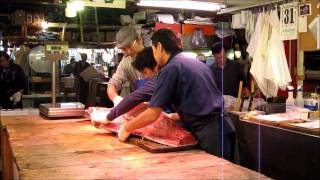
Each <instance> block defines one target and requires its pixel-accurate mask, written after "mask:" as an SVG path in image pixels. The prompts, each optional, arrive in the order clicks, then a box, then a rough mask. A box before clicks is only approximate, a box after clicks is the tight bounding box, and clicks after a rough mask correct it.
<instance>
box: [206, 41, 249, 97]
mask: <svg viewBox="0 0 320 180" xmlns="http://www.w3.org/2000/svg"><path fill="white" fill-rule="evenodd" d="M211 51H212V54H213V56H214V58H215V63H214V64H212V65H211V66H210V68H211V70H212V72H213V78H214V80H215V82H216V85H217V88H218V89H219V90H220V91H221V92H223V95H230V96H233V97H237V96H238V90H239V82H240V81H243V86H244V88H243V93H244V95H245V96H248V95H249V93H250V92H249V88H248V82H247V79H246V77H245V73H244V71H243V68H242V66H241V64H240V63H238V62H236V61H232V60H229V59H227V58H226V53H225V48H224V46H223V44H222V43H220V42H218V43H215V44H214V45H213V46H212V48H211Z"/></svg>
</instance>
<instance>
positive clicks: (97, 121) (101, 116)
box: [90, 109, 109, 128]
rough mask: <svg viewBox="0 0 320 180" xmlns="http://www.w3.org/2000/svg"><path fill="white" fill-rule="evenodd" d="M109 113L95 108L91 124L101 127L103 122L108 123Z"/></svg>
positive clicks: (91, 116) (91, 115)
mask: <svg viewBox="0 0 320 180" xmlns="http://www.w3.org/2000/svg"><path fill="white" fill-rule="evenodd" d="M107 115H108V113H106V112H105V111H99V110H96V109H93V112H92V113H91V114H90V118H91V124H92V125H94V127H96V128H100V125H101V124H104V125H105V124H108V123H109V121H108V119H107Z"/></svg>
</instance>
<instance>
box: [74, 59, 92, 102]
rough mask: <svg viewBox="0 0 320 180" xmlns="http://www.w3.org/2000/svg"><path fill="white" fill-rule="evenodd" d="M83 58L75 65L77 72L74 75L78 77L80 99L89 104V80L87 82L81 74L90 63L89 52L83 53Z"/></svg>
mask: <svg viewBox="0 0 320 180" xmlns="http://www.w3.org/2000/svg"><path fill="white" fill-rule="evenodd" d="M80 56H81V60H80V61H79V62H77V63H76V65H75V73H74V75H75V76H76V77H77V83H76V84H77V90H78V94H79V101H80V102H81V103H82V104H84V105H85V106H87V98H88V88H89V82H86V81H85V80H84V79H83V78H82V77H81V76H80V74H81V72H82V71H83V70H85V69H86V68H87V67H89V66H90V64H89V63H88V62H87V58H88V57H87V54H86V53H81V54H80Z"/></svg>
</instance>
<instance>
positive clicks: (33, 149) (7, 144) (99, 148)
mask: <svg viewBox="0 0 320 180" xmlns="http://www.w3.org/2000/svg"><path fill="white" fill-rule="evenodd" d="M1 124H2V126H3V127H5V128H4V130H3V132H2V148H1V149H2V155H3V173H2V176H3V179H10V178H12V177H13V176H14V177H18V178H20V179H268V178H267V177H266V176H264V175H262V174H259V173H257V172H254V171H251V170H249V169H247V168H244V167H241V166H238V165H235V164H232V163H231V162H229V161H226V160H223V159H221V158H218V157H216V156H213V155H210V154H207V153H205V152H204V151H201V150H189V151H180V152H171V153H157V154H152V153H149V152H147V151H145V150H143V149H141V148H140V147H137V146H135V145H132V144H129V143H122V142H120V141H118V139H117V138H116V137H115V136H114V135H113V134H108V133H106V132H105V131H104V130H99V129H95V128H94V127H93V126H92V125H91V123H90V122H89V121H79V119H73V120H44V119H43V118H42V117H40V116H38V115H28V116H11V117H1Z"/></svg>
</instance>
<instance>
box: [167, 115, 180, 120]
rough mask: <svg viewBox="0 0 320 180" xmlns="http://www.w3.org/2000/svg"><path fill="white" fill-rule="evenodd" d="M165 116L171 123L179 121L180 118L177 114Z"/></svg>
mask: <svg viewBox="0 0 320 180" xmlns="http://www.w3.org/2000/svg"><path fill="white" fill-rule="evenodd" d="M167 116H168V117H169V118H170V119H172V120H173V121H179V120H180V116H179V114H178V113H170V114H167Z"/></svg>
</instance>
